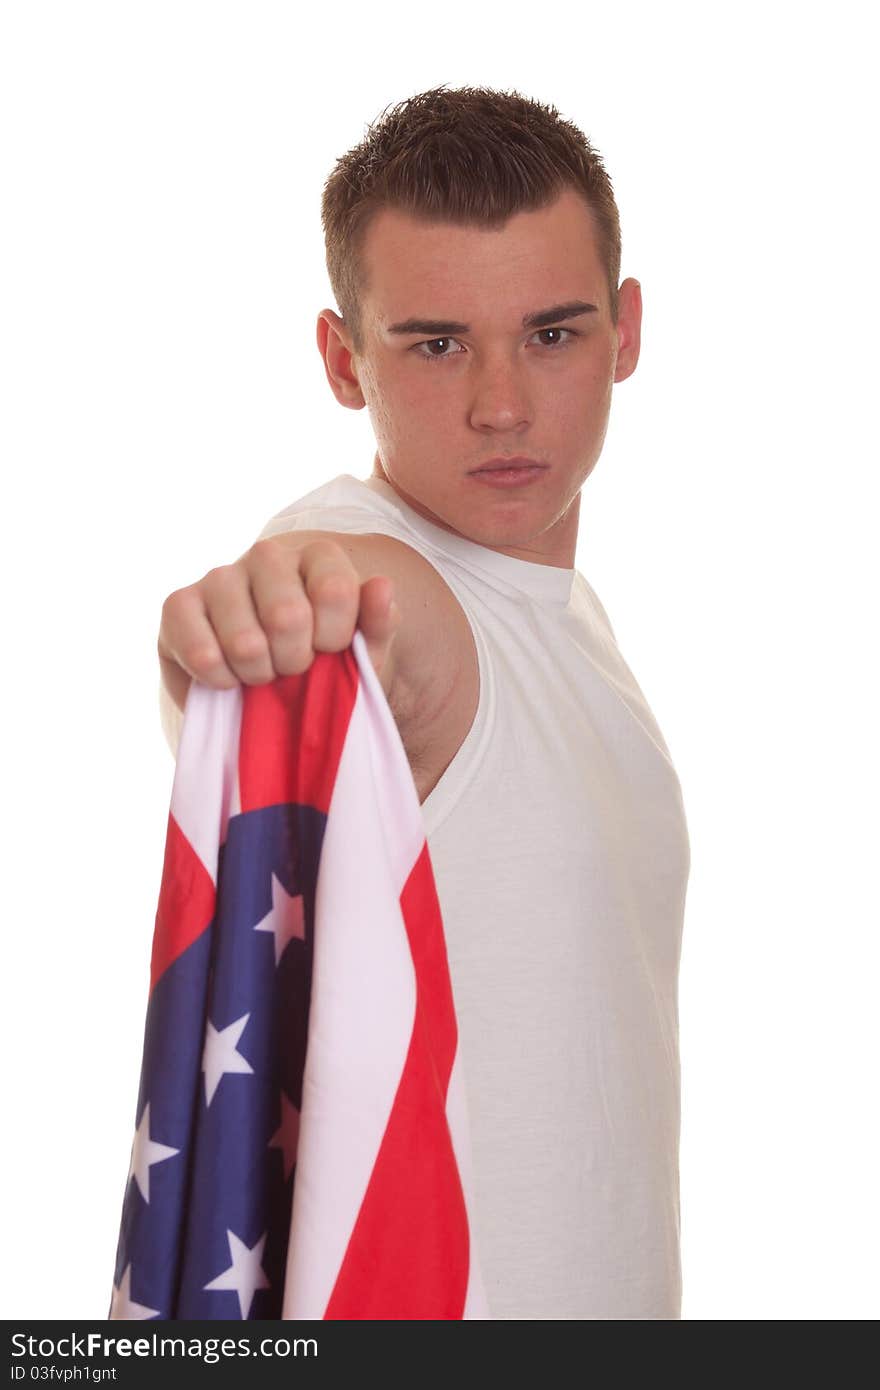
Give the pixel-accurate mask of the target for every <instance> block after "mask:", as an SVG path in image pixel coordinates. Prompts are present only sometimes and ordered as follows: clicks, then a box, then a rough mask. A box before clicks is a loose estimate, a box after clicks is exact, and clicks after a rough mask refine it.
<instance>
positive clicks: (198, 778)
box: [171, 681, 242, 884]
mask: <svg viewBox="0 0 880 1390" xmlns="http://www.w3.org/2000/svg"><path fill="white" fill-rule="evenodd" d="M241 709H242V696H241V687H240V686H236V688H235V689H234V690H210V689H209V688H208V687H207V686H204V685H200V684H198V683H197V682H196V681H193V683H192V685H191V686H190V688H189V692H188V694H187V697H186V718H185V720H184V724H183V729H182V731H181V735H180V746H179V747H178V750H177V767H176V769H175V772H174V785H173V787H172V790H171V814H172V816H173V817H174V819H175V820H176V822H177V824H178V826H179V827H180V829H181V831H182V832H183V834H184V836H185V837H186V839H187V840H188V841H189V843H190V845H191V846H192V848H193V850H194V852H195V853H196V854H197V855H198V857H199V859H200V860H201V862H202V864H203V865H204V867H205V869H206V871H207V873H208V874H209V875H210V878H211V881H212V883H214V884H216V882H217V859H218V851H219V848H220V846H221V845H222V844H223V842H224V841H225V839H226V828H227V826H228V824H229V818H230V816H232V815H235V814H236V812H237V811H238V810H239V809H240V800H239V784H238V740H239V734H240V730H241Z"/></svg>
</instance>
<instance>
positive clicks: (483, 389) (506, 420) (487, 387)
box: [470, 354, 532, 430]
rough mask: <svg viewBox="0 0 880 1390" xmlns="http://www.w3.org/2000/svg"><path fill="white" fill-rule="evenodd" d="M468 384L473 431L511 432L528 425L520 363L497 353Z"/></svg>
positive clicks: (528, 408)
mask: <svg viewBox="0 0 880 1390" xmlns="http://www.w3.org/2000/svg"><path fill="white" fill-rule="evenodd" d="M472 383H473V393H472V397H471V410H470V422H471V424H472V425H473V427H474V428H475V429H492V430H512V429H517V428H521V427H522V426H524V425H527V424H529V422H530V421H531V418H532V405H531V400H530V395H529V390H528V384H527V382H526V380H525V375H524V367H523V365H522V364H520V363H518V362H516V361H515V360H513V359H512V358H511V357H510V356H508V355H505V356H501V355H500V354H499V355H498V356H497V357H493V358H492V360H491V361H488V360H487V361H485V362H483V363H482V364H481V365H480V366H479V367H478V369H477V371H476V374H475V376H474V377H473V378H472Z"/></svg>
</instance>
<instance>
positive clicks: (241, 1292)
mask: <svg viewBox="0 0 880 1390" xmlns="http://www.w3.org/2000/svg"><path fill="white" fill-rule="evenodd" d="M226 1239H227V1240H228V1241H229V1255H230V1258H231V1260H232V1264H231V1265H230V1266H229V1268H228V1269H224V1271H223V1273H222V1274H218V1275H217V1278H216V1279H212V1280H211V1282H210V1284H206V1285H205V1288H206V1289H234V1290H235V1292H236V1293H237V1294H238V1305H239V1307H240V1308H241V1316H242V1318H246V1317H247V1315H248V1313H249V1312H250V1310H251V1304H252V1303H253V1301H254V1293H255V1292H256V1290H257V1289H268V1287H269V1280H268V1279H267V1278H266V1276H265V1274H264V1273H263V1270H262V1268H261V1265H260V1261H261V1260H262V1258H263V1246H264V1245H265V1244H266V1236H265V1235H263V1236H261V1237H260V1239H259V1240H258V1241H257V1243H256V1245H254V1246H253V1247H252V1248H251V1249H248V1247H247V1246H246V1245H245V1243H244V1241H243V1240H239V1238H238V1236H237V1235H235V1233H234V1232H233V1231H227V1232H226Z"/></svg>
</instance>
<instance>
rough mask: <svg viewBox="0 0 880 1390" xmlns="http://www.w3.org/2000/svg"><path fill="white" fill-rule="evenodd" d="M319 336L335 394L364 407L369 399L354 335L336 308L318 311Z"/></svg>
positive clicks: (341, 401)
mask: <svg viewBox="0 0 880 1390" xmlns="http://www.w3.org/2000/svg"><path fill="white" fill-rule="evenodd" d="M317 338H318V351H319V352H320V354H321V356H322V357H323V359H324V370H325V372H326V373H327V380H328V381H329V383H330V389H331V391H332V392H333V394H334V396H335V397H336V399H337V400H338V402H339V404H340V405H345V406H348V408H349V410H362V409H363V407H364V406H365V405H366V401H365V400H364V393H363V391H362V390H361V387H360V382H359V381H358V377H357V369H356V367H355V362H354V358H353V354H352V350H351V337H350V334H349V332H348V329H347V328H346V326H345V323H344V321H343V320H342V319H341V318H340V317H339V315H338V314H335V313H334V312H333V310H332V309H322V310H321V312H320V314H319V315H318V323H317Z"/></svg>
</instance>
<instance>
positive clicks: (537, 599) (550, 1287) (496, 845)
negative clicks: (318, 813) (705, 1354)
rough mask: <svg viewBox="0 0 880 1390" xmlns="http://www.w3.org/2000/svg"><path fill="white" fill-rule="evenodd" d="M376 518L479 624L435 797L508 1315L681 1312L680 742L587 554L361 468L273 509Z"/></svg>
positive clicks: (340, 521) (298, 520) (487, 1199)
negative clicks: (459, 725)
mask: <svg viewBox="0 0 880 1390" xmlns="http://www.w3.org/2000/svg"><path fill="white" fill-rule="evenodd" d="M300 528H302V529H306V530H327V531H339V532H353V533H359V534H366V533H380V534H382V535H388V536H394V537H396V538H397V539H398V540H401V541H405V542H406V543H407V544H408V545H411V546H412V547H413V549H414V550H417V551H418V552H419V554H421V555H423V556H424V557H425V559H427V560H428V561H430V562H431V563H432V564H433V565H434V566H435V568H436V569H437V570H438V571H439V573H440V574H441V575H442V577H443V579H444V580H445V581H446V583H447V584H448V585H449V587H450V589H451V590H452V592H453V593H454V595H455V596H456V598H457V599H458V601H459V603H460V604H461V606H462V608H463V609H464V612H465V614H466V616H467V618H468V620H469V622H470V626H471V629H472V632H473V636H474V642H475V644H476V650H477V655H478V658H479V673H480V696H479V705H478V708H477V713H476V716H475V719H474V722H473V724H472V726H471V729H470V732H469V733H468V735H467V737H466V738H465V740H464V743H463V744H462V746H461V748H460V749H459V751H458V753H457V754H456V756H455V758H454V759H453V760H452V762H451V763H450V765H449V767H448V768H447V769H446V771H445V772H444V774H443V776H442V777H441V778H440V781H439V782H438V783H437V785H436V786H435V788H434V789H433V791H432V792H431V793H430V795H429V796H428V797H427V799H426V800H425V802H424V804H423V807H422V812H423V815H424V820H425V830H426V836H427V841H428V848H429V852H430V856H431V862H432V865H433V869H434V877H435V882H436V886H437V894H438V898H439V901H440V907H441V911H442V914H443V922H444V927H445V932H446V944H447V951H448V956H449V969H450V975H451V978H452V987H453V994H454V998H455V1007H456V1014H457V1017H458V1025H459V1047H460V1051H461V1058H460V1060H461V1064H462V1070H463V1076H464V1082H465V1088H466V1092H467V1097H468V1112H469V1118H470V1129H471V1140H472V1156H473V1193H474V1199H475V1211H474V1213H473V1218H474V1225H475V1239H476V1241H477V1249H478V1252H479V1258H480V1263H481V1266H482V1271H483V1276H484V1279H485V1284H486V1292H487V1296H488V1300H489V1307H490V1312H491V1316H492V1317H493V1318H517V1319H532V1318H547V1319H569V1318H577V1319H605V1318H610V1319H622V1318H632V1319H642V1318H680V1316H681V1267H680V1255H679V1229H680V1221H679V1167H678V1147H679V1130H680V1102H679V1097H680V1068H679V1050H678V968H679V956H680V948H681V933H682V924H683V917H684V906H685V894H686V887H687V879H688V874H689V869H690V846H689V841H688V833H687V826H686V821H685V814H684V808H683V803H682V796H681V788H680V785H679V781H678V778H677V776H676V773H675V770H674V768H673V766H672V762H671V759H670V755H669V751H668V749H667V747H666V744H665V742H664V740H663V736H662V735H661V733H660V730H659V728H658V727H657V724H656V721H655V720H654V717H653V715H652V714H651V711H650V709H649V708H648V705H647V703H646V701H645V697H644V695H643V694H642V692H641V690H640V689H639V686H638V685H637V684H636V681H635V678H634V677H633V675H632V672H631V671H630V670H629V667H628V666H627V665H626V663H625V661H624V660H623V657H622V656H621V654H620V651H619V650H618V647H617V642H616V640H615V637H614V634H613V632H612V629H611V625H610V623H609V621H608V617H607V615H606V613H605V610H604V609H603V607H602V605H601V604H600V602H599V600H598V598H597V597H596V595H595V593H594V592H593V590H592V589H591V587H590V585H589V584H588V583H587V582H586V580H585V579H584V578H583V576H582V575H581V574H580V573H579V572H578V571H577V570H575V569H561V568H558V567H555V566H551V565H540V564H535V563H532V562H531V561H526V560H519V559H516V558H514V557H513V556H508V555H501V554H499V553H498V552H497V551H494V550H489V549H487V548H486V547H485V546H481V545H478V544H477V543H476V542H473V541H469V540H465V539H464V538H462V537H459V536H457V535H453V534H452V533H450V532H447V531H444V530H443V529H442V528H441V527H439V526H435V525H433V524H432V523H431V522H428V521H426V520H425V519H424V518H423V517H421V516H419V514H418V513H417V512H414V511H413V510H412V508H411V507H409V506H407V505H406V504H405V503H404V502H403V501H401V499H400V498H399V497H398V495H397V493H396V492H395V491H394V489H393V488H392V487H391V486H390V485H389V484H388V483H386V482H385V481H384V480H383V479H377V478H370V479H368V480H366V481H361V480H359V479H357V478H354V477H352V476H350V475H348V474H343V475H342V476H340V477H338V478H335V479H334V480H333V481H332V482H329V483H327V484H325V485H324V486H322V487H319V488H318V489H316V490H315V491H314V492H311V493H309V494H308V495H307V496H306V497H303V498H302V499H301V500H300V501H298V502H295V503H294V504H293V505H292V506H290V507H288V508H287V509H286V510H284V511H282V512H280V513H279V514H278V515H277V516H275V517H274V518H273V519H272V520H271V521H270V522H269V523H268V524H267V526H266V527H265V528H264V530H263V532H262V535H263V536H269V535H278V534H279V533H281V532H284V531H289V530H292V529H300Z"/></svg>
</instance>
